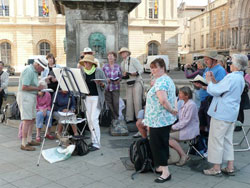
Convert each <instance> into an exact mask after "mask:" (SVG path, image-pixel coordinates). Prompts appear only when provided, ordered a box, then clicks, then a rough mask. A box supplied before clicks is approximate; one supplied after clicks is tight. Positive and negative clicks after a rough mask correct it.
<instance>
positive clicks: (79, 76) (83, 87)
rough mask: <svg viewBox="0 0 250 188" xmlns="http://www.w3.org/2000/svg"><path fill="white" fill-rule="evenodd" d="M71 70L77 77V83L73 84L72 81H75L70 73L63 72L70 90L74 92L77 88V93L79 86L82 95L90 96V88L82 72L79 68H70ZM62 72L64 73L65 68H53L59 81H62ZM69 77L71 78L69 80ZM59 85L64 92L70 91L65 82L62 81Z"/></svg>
mask: <svg viewBox="0 0 250 188" xmlns="http://www.w3.org/2000/svg"><path fill="white" fill-rule="evenodd" d="M69 70H70V71H71V72H72V73H73V75H74V77H75V81H76V83H75V82H74V81H73V82H72V83H71V81H72V80H74V78H73V76H72V74H70V73H68V74H66V72H65V71H64V72H63V78H64V79H65V81H66V83H67V85H68V87H69V90H70V91H74V89H73V88H75V90H76V91H77V85H78V86H79V89H80V92H81V93H84V94H89V88H88V86H87V84H86V82H85V80H84V77H83V75H82V72H81V70H80V69H78V68H69ZM61 71H63V68H53V72H54V74H55V76H56V79H57V80H59V79H60V76H61ZM68 75H69V77H70V78H68ZM70 80H71V81H70ZM59 85H60V87H61V89H62V90H64V91H68V88H67V86H66V84H65V82H64V81H61V82H60V83H59Z"/></svg>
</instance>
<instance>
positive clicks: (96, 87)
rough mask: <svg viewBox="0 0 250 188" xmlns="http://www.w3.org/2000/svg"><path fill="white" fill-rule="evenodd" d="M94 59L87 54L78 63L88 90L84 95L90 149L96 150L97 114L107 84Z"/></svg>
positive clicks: (99, 145) (97, 144)
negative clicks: (81, 68)
mask: <svg viewBox="0 0 250 188" xmlns="http://www.w3.org/2000/svg"><path fill="white" fill-rule="evenodd" d="M94 59H95V58H94V56H93V55H88V54H87V55H85V56H84V58H83V59H81V60H80V61H79V64H80V65H82V66H83V76H84V78H85V80H86V83H87V86H88V88H89V92H90V93H89V94H88V95H87V96H86V110H87V118H88V125H89V129H90V131H91V140H92V143H91V144H90V146H89V150H90V151H96V150H98V149H100V147H101V141H100V139H101V132H100V126H99V115H100V112H101V110H102V108H103V105H104V91H105V89H106V85H107V81H106V77H105V74H104V72H103V71H102V69H100V68H97V63H96V61H95V60H94Z"/></svg>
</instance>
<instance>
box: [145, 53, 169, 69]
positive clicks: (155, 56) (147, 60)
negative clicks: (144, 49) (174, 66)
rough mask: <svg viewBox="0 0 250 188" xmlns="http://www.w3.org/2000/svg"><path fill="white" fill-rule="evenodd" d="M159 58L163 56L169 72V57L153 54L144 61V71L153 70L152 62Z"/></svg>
mask: <svg viewBox="0 0 250 188" xmlns="http://www.w3.org/2000/svg"><path fill="white" fill-rule="evenodd" d="M157 58H162V59H163V60H164V61H165V64H166V69H167V71H168V72H169V71H170V65H169V59H168V56H167V55H152V56H148V57H147V59H146V61H145V62H144V65H143V70H144V72H148V73H150V72H151V71H150V63H151V62H152V61H154V60H155V59H157Z"/></svg>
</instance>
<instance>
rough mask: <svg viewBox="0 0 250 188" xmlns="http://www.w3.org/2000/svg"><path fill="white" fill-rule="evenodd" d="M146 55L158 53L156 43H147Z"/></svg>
mask: <svg viewBox="0 0 250 188" xmlns="http://www.w3.org/2000/svg"><path fill="white" fill-rule="evenodd" d="M148 55H158V45H157V44H156V43H154V42H152V43H150V44H149V45H148Z"/></svg>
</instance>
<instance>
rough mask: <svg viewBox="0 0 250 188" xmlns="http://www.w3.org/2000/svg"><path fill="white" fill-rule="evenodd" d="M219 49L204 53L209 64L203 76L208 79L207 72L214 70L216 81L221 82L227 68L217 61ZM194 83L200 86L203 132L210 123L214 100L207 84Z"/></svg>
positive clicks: (200, 114)
mask: <svg viewBox="0 0 250 188" xmlns="http://www.w3.org/2000/svg"><path fill="white" fill-rule="evenodd" d="M217 57H218V54H217V51H206V52H205V54H204V61H205V63H206V65H207V68H206V69H205V71H204V73H203V78H204V79H206V73H207V72H209V71H211V72H213V75H214V78H215V81H216V82H219V81H220V80H222V79H223V78H224V77H225V76H226V71H225V69H224V68H223V67H222V66H220V65H219V64H218V63H217ZM194 85H195V86H196V87H198V88H200V100H201V105H200V109H199V120H200V131H201V133H202V132H203V133H204V131H207V130H206V129H209V125H210V116H209V115H208V114H207V111H208V108H209V105H210V103H211V101H212V97H211V95H209V94H208V93H207V86H203V85H202V84H200V83H197V82H194Z"/></svg>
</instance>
